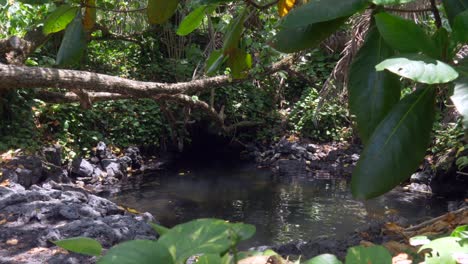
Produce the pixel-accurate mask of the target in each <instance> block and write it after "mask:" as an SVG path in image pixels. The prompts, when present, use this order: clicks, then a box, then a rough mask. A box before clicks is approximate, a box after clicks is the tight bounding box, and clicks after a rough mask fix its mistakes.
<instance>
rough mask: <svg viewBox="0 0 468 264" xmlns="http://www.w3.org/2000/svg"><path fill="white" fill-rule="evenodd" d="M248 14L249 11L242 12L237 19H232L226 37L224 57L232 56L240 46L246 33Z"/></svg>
mask: <svg viewBox="0 0 468 264" xmlns="http://www.w3.org/2000/svg"><path fill="white" fill-rule="evenodd" d="M247 15H248V12H247V9H244V10H242V11H241V12H240V15H238V16H237V17H236V18H234V19H232V20H231V22H230V24H229V26H228V31H227V33H226V35H225V36H224V42H223V53H224V55H230V53H231V52H232V51H233V50H236V49H237V48H238V45H239V40H240V38H241V36H242V32H243V31H244V22H245V19H246V18H247Z"/></svg>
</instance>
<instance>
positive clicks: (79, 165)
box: [71, 158, 96, 177]
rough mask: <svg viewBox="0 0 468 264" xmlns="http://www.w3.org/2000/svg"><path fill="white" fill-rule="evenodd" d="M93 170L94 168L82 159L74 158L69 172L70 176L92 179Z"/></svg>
mask: <svg viewBox="0 0 468 264" xmlns="http://www.w3.org/2000/svg"><path fill="white" fill-rule="evenodd" d="M95 168H96V167H95V166H94V165H93V164H91V163H90V162H89V161H87V160H85V159H82V158H76V159H74V160H73V162H72V169H71V172H72V175H73V174H75V175H77V176H80V177H92V176H93V173H94V169H95Z"/></svg>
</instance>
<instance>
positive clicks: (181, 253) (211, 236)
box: [158, 219, 233, 263]
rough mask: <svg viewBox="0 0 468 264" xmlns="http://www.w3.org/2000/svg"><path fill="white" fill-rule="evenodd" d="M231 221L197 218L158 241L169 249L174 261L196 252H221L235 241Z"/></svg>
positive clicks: (177, 227)
mask: <svg viewBox="0 0 468 264" xmlns="http://www.w3.org/2000/svg"><path fill="white" fill-rule="evenodd" d="M230 225H231V224H229V223H227V222H225V221H223V220H219V219H197V220H193V221H190V222H187V223H184V224H180V225H177V226H175V227H173V228H171V230H169V231H168V232H167V233H166V234H164V236H162V237H161V238H160V239H159V240H158V243H160V244H161V245H164V246H165V247H166V248H168V249H169V252H170V253H171V255H172V258H173V261H174V262H176V263H183V262H184V261H185V260H186V259H187V258H188V257H190V256H193V255H196V254H219V253H220V252H224V251H226V250H228V249H229V247H230V246H231V245H232V243H233V240H232V239H233V238H232V236H231V234H230V232H231V231H230Z"/></svg>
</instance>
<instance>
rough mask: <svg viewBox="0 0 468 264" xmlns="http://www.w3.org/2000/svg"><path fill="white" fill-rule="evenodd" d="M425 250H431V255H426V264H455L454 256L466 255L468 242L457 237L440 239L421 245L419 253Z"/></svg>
mask: <svg viewBox="0 0 468 264" xmlns="http://www.w3.org/2000/svg"><path fill="white" fill-rule="evenodd" d="M426 249H431V254H428V253H426V257H425V263H427V264H436V263H437V264H439V263H442V264H446V263H447V264H457V261H456V259H455V256H454V254H457V253H459V254H460V253H461V254H468V241H466V240H465V241H462V239H461V238H459V237H442V238H438V239H435V240H433V241H431V242H430V243H428V244H426V245H423V246H422V247H421V248H420V249H419V252H421V251H423V250H426Z"/></svg>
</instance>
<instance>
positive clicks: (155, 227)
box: [150, 223, 170, 236]
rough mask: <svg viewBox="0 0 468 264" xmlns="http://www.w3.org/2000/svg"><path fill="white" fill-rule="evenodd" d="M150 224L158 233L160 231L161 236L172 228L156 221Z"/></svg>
mask: <svg viewBox="0 0 468 264" xmlns="http://www.w3.org/2000/svg"><path fill="white" fill-rule="evenodd" d="M150 225H151V227H152V228H153V230H154V231H156V233H158V234H159V235H160V236H162V235H164V234H166V233H167V232H168V231H169V230H170V229H169V228H167V227H164V226H162V225H158V224H155V223H150Z"/></svg>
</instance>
